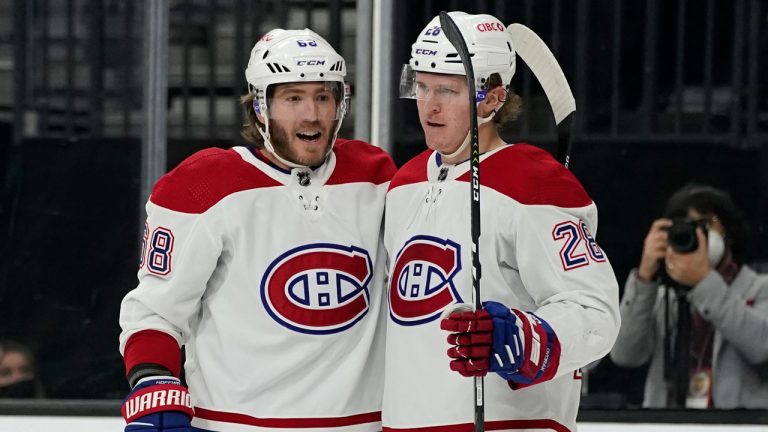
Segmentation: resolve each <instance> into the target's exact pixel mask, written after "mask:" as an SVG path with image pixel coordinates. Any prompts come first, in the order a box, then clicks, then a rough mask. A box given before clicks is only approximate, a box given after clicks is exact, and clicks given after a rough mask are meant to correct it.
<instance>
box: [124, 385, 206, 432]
mask: <svg viewBox="0 0 768 432" xmlns="http://www.w3.org/2000/svg"><path fill="white" fill-rule="evenodd" d="M121 411H122V412H123V417H124V418H125V422H126V426H125V432H192V430H193V429H192V426H191V425H190V421H191V420H192V417H194V415H195V411H194V410H193V408H192V398H191V397H190V395H189V392H188V391H187V389H186V388H185V387H184V386H182V385H181V381H179V379H178V378H174V377H157V376H155V377H147V378H144V379H142V380H141V381H139V382H138V384H136V386H135V387H134V388H133V390H131V392H130V393H128V396H126V398H125V400H124V401H123V407H122V409H121Z"/></svg>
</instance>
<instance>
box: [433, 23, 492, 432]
mask: <svg viewBox="0 0 768 432" xmlns="http://www.w3.org/2000/svg"><path fill="white" fill-rule="evenodd" d="M440 27H442V28H443V31H444V32H445V37H446V38H448V41H449V42H450V43H451V45H453V47H454V48H456V52H458V53H459V58H460V59H461V64H462V65H463V66H464V71H465V72H466V74H467V86H468V87H469V119H470V122H471V123H470V125H471V126H470V130H469V131H470V144H469V149H470V150H469V152H470V156H469V170H470V172H471V173H472V181H471V182H470V185H471V186H470V200H471V201H470V209H471V213H470V224H471V226H472V303H473V304H474V306H475V310H480V309H482V308H483V305H482V303H481V302H480V274H481V273H480V249H479V247H478V246H479V242H480V143H479V142H478V139H477V101H476V100H475V97H476V96H475V71H474V69H473V68H472V58H471V57H470V56H469V50H468V49H467V42H466V41H465V40H464V37H463V36H462V35H461V31H460V30H459V27H458V26H457V25H456V23H455V22H454V21H453V19H452V18H451V17H450V16H449V15H448V14H447V13H446V12H444V11H443V12H440ZM484 392H485V382H484V381H483V377H482V376H476V377H475V432H483V431H484V430H485V395H484Z"/></svg>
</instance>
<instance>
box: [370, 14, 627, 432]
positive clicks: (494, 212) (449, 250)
mask: <svg viewBox="0 0 768 432" xmlns="http://www.w3.org/2000/svg"><path fill="white" fill-rule="evenodd" d="M450 16H451V17H452V18H453V20H454V21H455V22H456V24H457V25H458V27H459V29H460V30H461V33H462V34H463V37H464V39H465V40H466V41H467V45H468V47H469V52H470V55H471V59H472V60H471V61H472V65H473V67H474V71H475V77H476V86H477V89H478V92H477V95H476V100H477V115H478V122H479V124H480V126H479V146H480V152H481V158H480V167H481V175H480V183H481V187H480V191H481V195H482V200H481V201H480V205H481V211H480V213H481V218H480V220H481V227H482V228H481V230H482V231H481V232H482V234H481V236H480V240H479V246H480V247H479V253H480V262H481V264H482V279H481V288H480V297H481V300H482V302H483V305H484V308H483V309H481V310H478V311H471V310H470V311H465V312H455V310H456V309H457V305H460V304H463V303H470V299H471V298H472V294H471V292H472V283H471V274H470V272H471V270H472V265H471V245H472V243H471V241H470V240H471V238H470V204H469V201H470V200H469V198H470V193H469V192H470V186H469V182H470V181H471V176H470V172H469V165H470V164H469V161H468V159H469V148H468V146H467V144H468V143H469V139H470V138H469V129H470V119H469V113H470V108H469V107H470V105H469V103H470V102H469V95H468V86H467V81H466V76H465V73H464V69H463V66H462V64H461V61H460V60H459V58H458V56H457V53H456V49H454V48H453V46H452V45H451V44H450V42H449V41H448V39H447V38H446V37H445V36H444V33H443V31H442V29H441V27H440V22H439V20H438V18H437V17H436V18H435V19H433V20H432V21H431V22H430V23H429V24H427V26H426V27H425V28H424V30H422V31H421V33H420V34H419V36H418V39H417V41H416V42H415V43H414V44H413V46H412V50H411V59H410V62H409V64H407V65H405V67H404V70H403V74H402V77H401V83H400V91H401V97H406V98H413V99H416V100H417V102H416V104H417V106H418V111H419V119H420V122H421V126H422V128H423V130H424V137H425V140H426V145H427V147H428V150H426V151H425V152H423V153H422V154H420V155H418V156H416V157H415V158H414V159H412V160H411V161H409V162H408V163H406V164H405V165H404V166H403V167H402V168H401V169H400V170H399V171H398V172H397V174H395V177H394V178H393V179H392V182H391V183H390V186H389V191H388V192H387V205H386V216H385V245H386V248H387V252H388V254H389V260H390V264H389V292H388V300H389V319H388V322H387V349H386V362H385V370H386V372H385V377H386V381H385V384H384V402H383V409H382V420H383V430H384V431H419V432H438V431H439V432H443V431H445V432H447V431H451V432H461V431H473V430H474V428H473V417H474V412H473V407H474V405H475V403H474V391H473V388H474V383H473V380H472V379H469V378H467V377H471V376H476V375H486V374H488V372H493V373H491V374H488V375H487V376H486V378H485V418H486V421H485V427H486V429H487V430H537V431H539V430H554V431H574V430H575V429H576V414H577V410H578V405H579V396H580V387H581V384H580V373H579V368H580V367H582V366H585V365H586V364H588V363H590V362H592V361H594V360H596V359H599V358H601V357H602V356H603V355H605V354H606V353H608V351H609V350H610V348H611V346H612V345H613V342H614V340H615V338H616V334H617V332H618V327H619V321H620V319H619V313H618V286H617V283H616V278H615V276H614V273H613V270H612V268H611V266H610V263H609V262H608V257H607V256H606V254H605V252H604V251H603V250H602V249H601V248H600V247H599V246H598V244H597V243H596V241H595V238H594V236H593V235H594V234H595V232H596V230H597V209H596V207H595V203H594V202H593V201H592V199H591V198H590V197H589V195H587V193H586V192H585V190H584V188H583V187H582V186H581V184H580V183H579V181H578V180H577V179H576V178H575V177H574V176H573V174H571V172H570V171H568V170H567V169H566V168H565V167H564V166H562V165H561V164H560V163H558V162H557V161H556V160H555V159H554V158H553V157H552V156H551V155H550V154H549V153H547V152H545V151H543V150H540V149H538V148H536V147H533V146H530V145H528V144H523V143H517V144H510V143H506V142H504V141H503V140H502V138H501V137H500V136H499V134H498V128H499V127H502V126H504V125H505V123H506V122H507V121H509V120H510V119H512V118H514V117H515V116H516V114H517V113H518V112H519V107H520V99H519V98H518V97H517V96H515V95H514V94H512V93H511V92H510V91H509V84H510V80H511V79H512V76H513V74H514V71H515V51H514V44H513V41H512V39H511V38H510V36H509V34H508V33H507V32H506V31H505V26H504V25H503V24H502V23H501V22H500V21H499V20H498V19H496V18H495V17H493V16H490V15H467V14H464V13H463V12H452V13H451V14H450ZM470 309H471V308H470ZM452 311H454V312H452ZM441 315H442V316H443V317H444V319H441ZM441 327H442V329H441ZM444 330H447V331H448V332H446V331H444ZM446 339H447V341H446ZM446 352H447V355H446Z"/></svg>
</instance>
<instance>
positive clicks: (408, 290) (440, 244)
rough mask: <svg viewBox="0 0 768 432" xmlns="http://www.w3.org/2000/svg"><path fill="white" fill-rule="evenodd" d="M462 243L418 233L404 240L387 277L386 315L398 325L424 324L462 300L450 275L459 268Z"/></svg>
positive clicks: (454, 273) (455, 272)
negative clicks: (418, 234) (387, 313)
mask: <svg viewBox="0 0 768 432" xmlns="http://www.w3.org/2000/svg"><path fill="white" fill-rule="evenodd" d="M460 257H461V246H459V244H457V243H455V242H453V241H451V240H443V239H439V238H437V237H432V236H425V235H420V236H416V237H413V238H411V239H410V240H408V241H407V242H406V243H405V246H403V248H402V249H400V252H398V254H397V257H396V258H395V265H394V269H393V270H392V274H391V277H390V280H389V315H390V317H391V318H392V320H393V321H395V322H396V323H398V324H401V325H418V324H424V323H427V322H430V321H433V320H435V319H437V318H438V317H439V316H440V314H441V313H442V311H443V309H444V308H445V307H446V306H448V305H451V304H453V303H461V302H462V300H461V297H460V296H459V293H458V292H457V291H456V287H455V286H454V284H453V278H454V276H456V274H457V273H458V272H459V270H461V260H460Z"/></svg>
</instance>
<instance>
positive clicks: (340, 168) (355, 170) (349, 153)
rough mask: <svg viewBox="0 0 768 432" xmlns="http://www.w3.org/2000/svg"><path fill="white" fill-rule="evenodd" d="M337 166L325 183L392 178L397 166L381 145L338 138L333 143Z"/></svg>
mask: <svg viewBox="0 0 768 432" xmlns="http://www.w3.org/2000/svg"><path fill="white" fill-rule="evenodd" d="M333 152H334V153H335V154H336V168H334V170H333V173H332V174H331V177H330V178H329V179H328V181H327V182H325V184H327V185H333V184H345V183H373V184H377V185H379V184H382V183H385V182H388V181H390V180H391V179H392V176H393V175H394V174H395V171H396V170H397V168H396V167H395V163H394V162H393V161H392V158H391V157H390V156H389V154H387V152H385V151H384V150H382V149H381V148H379V147H376V146H374V145H371V144H368V143H367V142H364V141H359V140H347V139H343V138H337V139H336V143H335V144H334V145H333Z"/></svg>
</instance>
